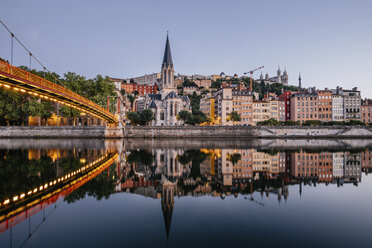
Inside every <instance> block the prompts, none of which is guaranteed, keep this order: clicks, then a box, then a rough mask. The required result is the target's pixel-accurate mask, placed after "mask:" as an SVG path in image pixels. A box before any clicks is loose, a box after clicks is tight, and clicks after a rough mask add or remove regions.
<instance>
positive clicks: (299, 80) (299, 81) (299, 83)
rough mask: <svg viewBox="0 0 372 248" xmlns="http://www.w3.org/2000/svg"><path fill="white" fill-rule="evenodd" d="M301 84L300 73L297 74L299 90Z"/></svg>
mask: <svg viewBox="0 0 372 248" xmlns="http://www.w3.org/2000/svg"><path fill="white" fill-rule="evenodd" d="M301 86H302V85H301V73H300V74H299V76H298V87H299V88H300V90H301V88H302V87H301Z"/></svg>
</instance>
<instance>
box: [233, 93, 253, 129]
mask: <svg viewBox="0 0 372 248" xmlns="http://www.w3.org/2000/svg"><path fill="white" fill-rule="evenodd" d="M232 97H233V111H236V112H238V114H240V117H241V121H239V122H236V124H237V125H252V124H253V116H252V105H253V96H252V94H251V92H249V91H236V90H233V91H232Z"/></svg>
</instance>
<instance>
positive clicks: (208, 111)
mask: <svg viewBox="0 0 372 248" xmlns="http://www.w3.org/2000/svg"><path fill="white" fill-rule="evenodd" d="M214 102H215V99H214V98H213V97H211V96H206V97H203V98H202V99H200V111H202V112H203V113H204V114H205V115H206V116H207V117H208V118H210V119H211V120H212V122H214V120H215V115H214V113H215V109H214Z"/></svg>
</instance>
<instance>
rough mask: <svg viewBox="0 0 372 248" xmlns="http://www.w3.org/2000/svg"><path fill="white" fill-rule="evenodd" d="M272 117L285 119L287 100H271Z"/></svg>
mask: <svg viewBox="0 0 372 248" xmlns="http://www.w3.org/2000/svg"><path fill="white" fill-rule="evenodd" d="M269 103H270V118H273V119H275V120H277V121H285V102H284V101H281V100H270V101H269Z"/></svg>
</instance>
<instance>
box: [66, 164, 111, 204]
mask: <svg viewBox="0 0 372 248" xmlns="http://www.w3.org/2000/svg"><path fill="white" fill-rule="evenodd" d="M115 168H116V164H115V163H114V164H112V165H111V166H110V167H109V175H110V176H108V174H107V170H104V171H103V172H102V173H101V174H99V175H98V176H96V177H95V178H93V179H92V180H90V181H89V182H87V183H86V184H84V185H83V186H81V187H80V188H78V189H77V190H75V191H74V192H72V193H71V194H69V195H68V196H66V197H65V199H64V200H65V201H67V202H68V203H73V202H76V201H78V200H81V199H84V198H85V196H87V195H88V196H91V197H94V198H96V199H97V200H101V199H103V198H105V199H108V198H109V197H110V195H111V194H112V193H114V192H115V186H116V177H117V175H116V174H115V173H116V170H115Z"/></svg>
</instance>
